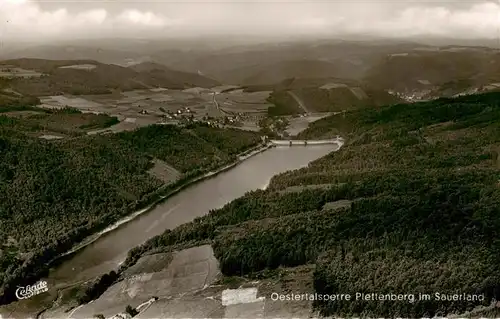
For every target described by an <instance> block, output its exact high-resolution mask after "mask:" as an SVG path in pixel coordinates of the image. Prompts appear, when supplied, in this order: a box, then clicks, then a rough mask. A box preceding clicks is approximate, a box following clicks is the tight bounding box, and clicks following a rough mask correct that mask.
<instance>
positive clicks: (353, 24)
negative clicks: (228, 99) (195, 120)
mask: <svg viewBox="0 0 500 319" xmlns="http://www.w3.org/2000/svg"><path fill="white" fill-rule="evenodd" d="M499 28H500V0H469V1H464V0H449V1H445V0H441V1H429V0H427V1H408V0H330V1H325V0H322V1H320V0H316V1H315V0H292V1H283V0H274V1H270V0H256V1H255V0H254V1H248V0H247V1H243V0H225V1H224V0H222V1H208V0H198V1H193V0H186V1H180V0H179V1H171V0H150V1H139V0H137V1H125V0H111V1H97V0H65V1H61V0H0V36H1V37H2V39H4V40H10V39H13V38H14V39H47V40H49V39H55V38H93V37H110V36H117V37H126V36H134V37H149V36H161V35H166V36H182V35H200V34H202V35H203V34H217V33H219V34H220V33H226V34H228V33H232V34H254V35H259V34H265V35H299V34H300V35H308V34H320V35H329V34H332V35H339V34H340V35H342V34H346V33H356V34H365V35H376V36H385V37H392V36H396V37H401V36H403V37H404V36H409V35H434V36H451V37H461V38H496V37H497V36H498V34H499V31H498V30H499Z"/></svg>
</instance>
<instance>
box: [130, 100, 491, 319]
mask: <svg viewBox="0 0 500 319" xmlns="http://www.w3.org/2000/svg"><path fill="white" fill-rule="evenodd" d="M337 134H341V135H342V136H343V137H344V138H345V139H346V144H345V145H344V146H343V147H342V148H341V149H340V150H339V151H337V152H334V153H331V154H330V155H327V156H325V157H324V158H321V159H319V160H317V161H315V162H313V163H312V164H311V165H309V167H306V168H302V169H299V170H296V171H292V172H288V173H284V174H281V175H278V176H276V177H274V178H273V180H272V181H271V183H270V185H269V187H268V189H266V190H258V191H254V192H250V193H248V194H246V195H245V196H243V197H242V198H239V199H237V200H235V201H233V202H231V203H229V204H227V205H225V206H224V207H223V208H221V209H218V210H215V211H211V212H210V214H208V215H207V216H205V217H202V218H199V219H197V220H195V221H193V222H192V223H189V224H185V225H182V226H180V227H178V228H176V229H174V230H172V231H170V230H169V231H166V232H165V233H164V234H163V235H161V236H158V237H155V238H152V239H151V240H149V241H148V242H147V243H145V244H144V245H142V246H140V247H137V248H135V249H133V250H132V251H131V252H130V254H129V257H128V259H127V261H126V264H125V265H124V266H123V267H125V268H126V267H127V266H129V265H131V264H133V263H134V262H135V261H136V260H138V258H139V257H140V256H142V255H145V254H149V253H152V252H157V251H168V250H171V249H173V248H174V247H176V246H177V247H178V246H179V245H196V244H198V243H200V242H206V241H209V242H211V243H212V245H213V247H214V250H215V254H216V257H217V258H218V260H219V262H220V265H221V269H222V272H223V274H224V275H226V276H253V275H254V274H255V273H256V272H259V271H262V270H265V269H274V268H277V267H296V266H298V265H304V264H314V265H316V270H315V271H314V274H313V276H314V289H315V290H316V292H318V293H323V294H337V293H339V294H340V293H344V294H347V293H349V294H351V295H354V294H355V293H356V292H364V293H381V294H384V293H395V294H409V293H412V294H415V295H418V294H419V293H426V294H431V296H432V297H433V298H431V299H430V300H425V301H417V302H414V303H410V302H398V301H384V302H381V301H371V302H370V301H360V300H358V301H356V300H355V301H352V300H351V301H340V302H339V301H336V302H328V301H323V302H316V303H315V305H314V306H315V308H316V309H317V310H319V311H320V312H321V314H323V315H331V316H334V315H335V316H341V317H348V316H369V317H373V316H383V317H428V316H429V317H431V316H446V315H448V314H451V313H457V314H463V313H464V312H466V311H469V310H472V309H473V308H475V307H477V306H479V305H483V306H489V305H490V304H491V302H492V300H499V298H500V276H499V270H500V266H499V265H500V236H499V229H500V211H499V210H500V208H499V207H500V189H499V187H498V185H499V180H500V170H499V168H500V158H499V148H498V143H499V142H500V94H498V93H490V94H483V95H471V96H466V97H461V98H457V99H439V100H435V101H429V102H425V103H417V104H397V105H392V106H386V107H383V108H380V109H378V110H375V109H371V108H370V109H361V110H356V111H351V112H347V113H346V114H345V115H337V116H332V117H328V118H325V119H323V120H320V121H318V122H316V123H314V124H312V125H311V127H310V128H309V129H308V130H306V131H305V132H303V133H302V134H301V136H300V137H302V138H308V139H312V138H324V137H328V136H336V135H337ZM306 185H317V186H318V187H316V188H313V187H307V188H306V187H305V186H306ZM122 270H123V269H122ZM436 292H440V293H442V294H462V293H466V294H480V295H484V301H473V302H472V301H469V302H468V301H463V300H462V301H460V300H455V301H438V300H435V299H434V293H436ZM294 293H300V291H294ZM476 314H477V315H478V316H481V315H488V316H492V315H498V311H496V310H495V308H489V309H488V308H487V309H486V310H483V312H478V313H476Z"/></svg>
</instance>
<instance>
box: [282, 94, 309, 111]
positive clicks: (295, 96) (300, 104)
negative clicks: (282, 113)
mask: <svg viewBox="0 0 500 319" xmlns="http://www.w3.org/2000/svg"><path fill="white" fill-rule="evenodd" d="M287 92H288V94H290V96H291V97H293V99H294V100H295V101H297V103H298V104H299V106H300V108H301V109H303V110H304V112H306V113H307V114H309V113H311V112H309V110H308V109H307V107H306V106H305V104H304V102H303V101H302V100H301V99H300V98H299V97H298V96H297V94H295V93H294V92H292V91H287Z"/></svg>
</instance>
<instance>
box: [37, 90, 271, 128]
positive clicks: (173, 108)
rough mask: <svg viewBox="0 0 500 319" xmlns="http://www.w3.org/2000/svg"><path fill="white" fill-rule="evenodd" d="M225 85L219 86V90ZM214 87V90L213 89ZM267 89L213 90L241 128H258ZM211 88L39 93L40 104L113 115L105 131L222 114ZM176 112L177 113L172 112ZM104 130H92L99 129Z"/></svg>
mask: <svg viewBox="0 0 500 319" xmlns="http://www.w3.org/2000/svg"><path fill="white" fill-rule="evenodd" d="M222 89H226V87H222V88H219V90H222ZM216 91H217V90H216ZM269 93H270V92H254V93H247V92H243V91H242V90H236V91H229V92H226V93H220V94H216V99H217V102H218V103H219V106H220V107H221V108H222V109H223V110H224V111H226V112H231V113H235V114H236V113H237V114H240V115H241V122H242V126H241V128H242V129H248V130H254V131H256V130H258V129H259V127H258V125H257V122H258V120H259V119H260V118H261V117H262V116H265V115H266V114H267V108H268V107H269V106H270V105H271V104H270V103H269V102H267V101H266V99H267V97H268V96H269ZM213 98H214V96H213V92H212V91H211V90H207V89H202V88H191V89H186V90H167V89H161V88H155V89H149V90H135V91H128V92H122V93H113V94H99V95H81V96H71V95H57V96H45V97H41V98H40V100H41V103H42V104H41V107H42V108H47V109H55V108H56V109H61V108H64V107H67V106H69V107H73V108H76V109H78V110H80V111H82V112H84V113H96V114H100V113H105V114H108V115H110V116H116V117H117V118H118V119H119V120H120V123H118V124H116V125H114V126H112V127H110V128H109V129H106V130H105V131H110V132H120V131H128V130H134V129H136V128H138V127H142V126H147V125H150V124H155V123H176V122H177V120H179V119H180V116H182V115H185V116H191V115H192V116H193V118H194V119H198V120H201V119H202V118H204V117H213V118H222V117H224V116H227V114H224V113H222V112H221V111H219V110H218V109H217V106H216V105H215V103H214V100H213ZM174 113H177V115H179V117H177V115H174ZM102 131H103V130H98V131H93V132H91V133H90V134H93V133H100V132H102Z"/></svg>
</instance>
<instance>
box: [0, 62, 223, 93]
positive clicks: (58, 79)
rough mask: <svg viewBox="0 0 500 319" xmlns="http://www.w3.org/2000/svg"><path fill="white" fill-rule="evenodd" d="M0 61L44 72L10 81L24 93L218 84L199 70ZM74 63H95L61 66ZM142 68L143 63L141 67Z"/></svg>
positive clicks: (123, 89)
mask: <svg viewBox="0 0 500 319" xmlns="http://www.w3.org/2000/svg"><path fill="white" fill-rule="evenodd" d="M0 65H10V66H14V67H18V68H22V69H27V70H34V71H37V72H40V73H42V74H43V75H42V76H41V77H39V78H27V79H12V80H10V82H9V85H10V86H11V87H12V88H14V89H15V90H16V91H17V92H20V93H22V94H24V95H34V96H43V95H57V94H61V93H68V94H100V93H111V92H113V90H120V91H128V90H134V89H145V88H155V87H163V88H169V89H185V88H189V87H195V86H201V87H212V86H215V85H217V83H216V82H214V81H213V80H211V79H207V78H204V77H202V76H200V75H199V74H194V73H193V74H191V73H187V72H176V71H173V70H168V69H167V68H165V69H163V70H159V69H149V70H148V69H146V68H145V69H144V70H141V71H136V70H134V69H133V68H128V67H123V66H119V65H114V64H104V63H100V62H97V61H93V60H45V59H27V58H23V59H14V60H4V61H0ZM72 65H90V66H95V67H93V68H91V69H85V70H81V69H75V68H62V67H67V66H72ZM139 68H140V67H139Z"/></svg>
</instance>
